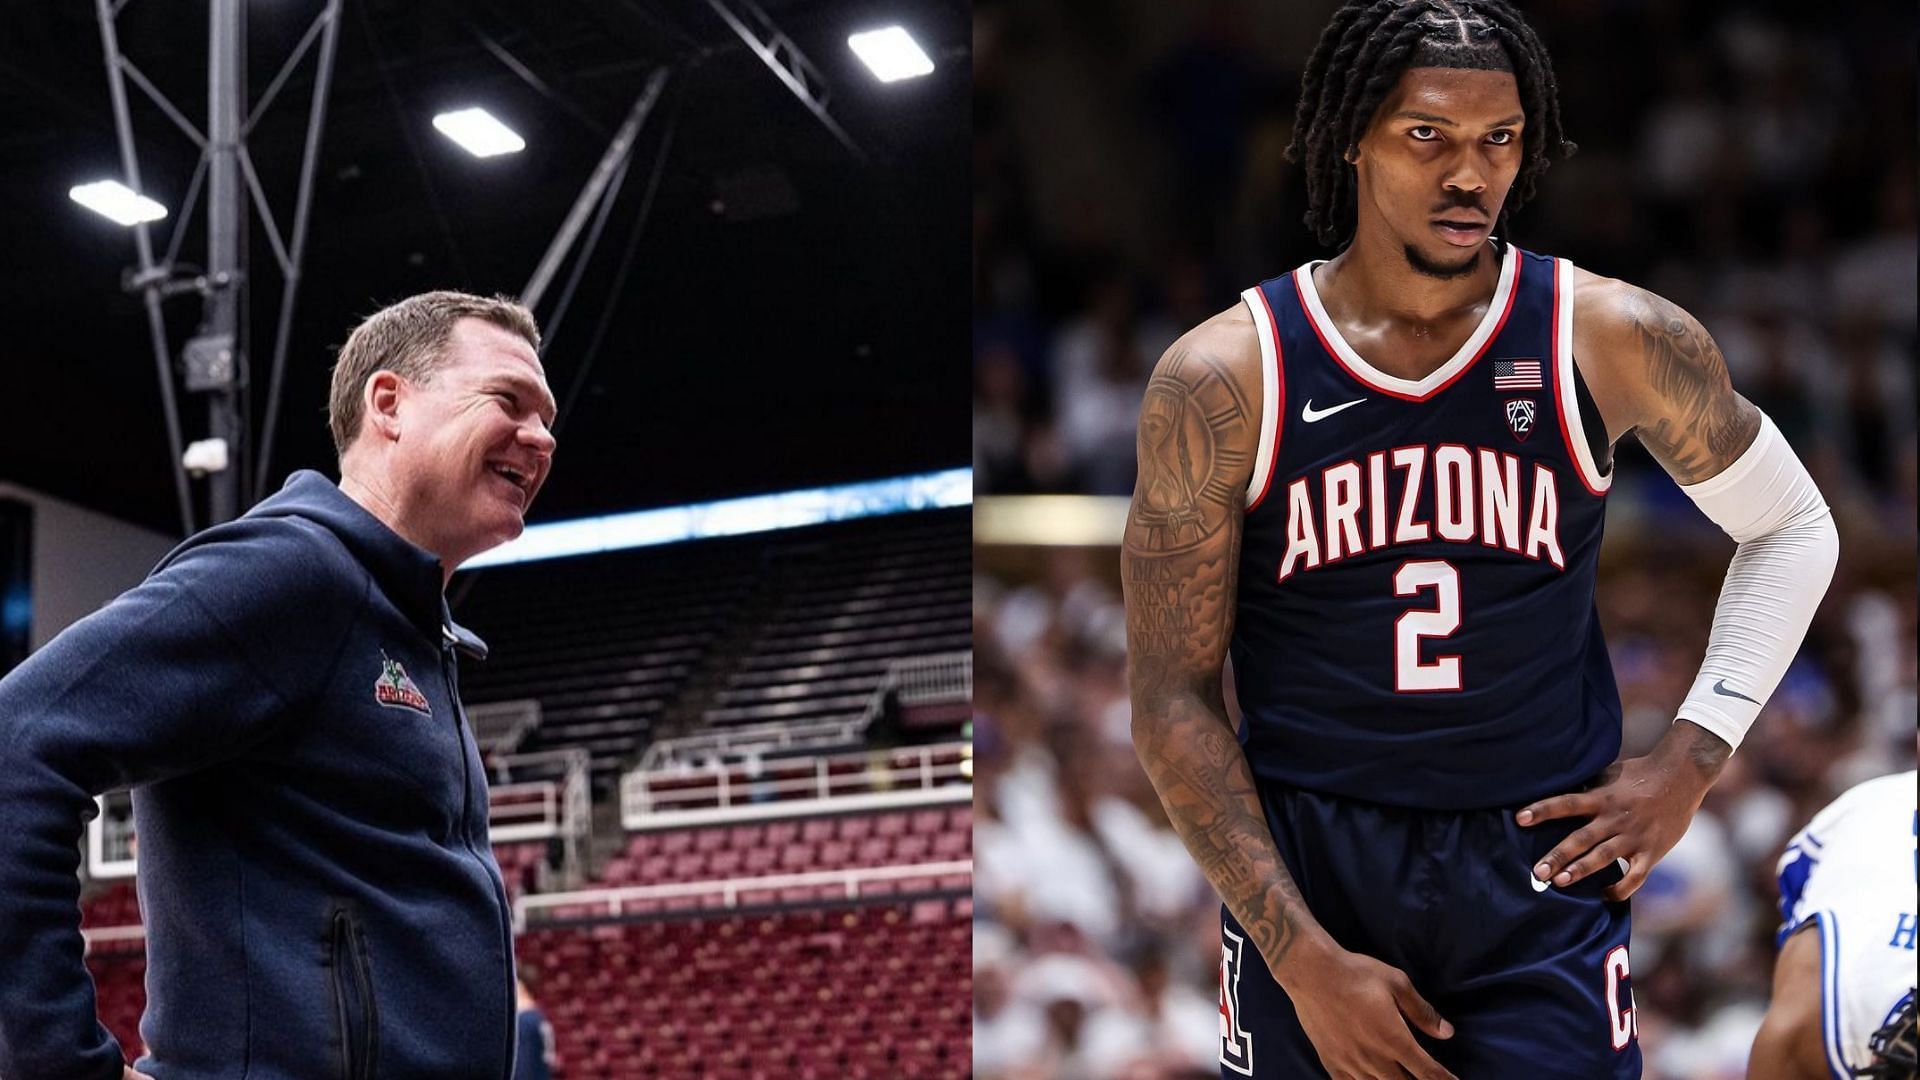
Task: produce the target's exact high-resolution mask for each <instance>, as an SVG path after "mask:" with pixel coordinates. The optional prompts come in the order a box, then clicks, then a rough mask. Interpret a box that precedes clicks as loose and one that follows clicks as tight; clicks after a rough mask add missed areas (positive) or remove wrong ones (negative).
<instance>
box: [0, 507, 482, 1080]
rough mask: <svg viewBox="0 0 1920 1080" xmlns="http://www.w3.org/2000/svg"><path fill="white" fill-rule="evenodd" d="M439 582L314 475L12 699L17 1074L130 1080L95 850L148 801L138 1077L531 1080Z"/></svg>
mask: <svg viewBox="0 0 1920 1080" xmlns="http://www.w3.org/2000/svg"><path fill="white" fill-rule="evenodd" d="M442 585H443V581H442V576H441V570H440V566H439V563H438V562H437V560H436V559H435V558H434V557H433V556H432V555H430V554H428V553H426V552H424V551H422V550H420V549H419V548H416V547H414V546H413V545H411V544H409V543H407V542H406V541H405V540H403V539H401V538H400V537H399V536H398V535H397V534H395V533H394V532H393V531H391V530H390V529H388V528H387V527H386V526H385V525H383V524H381V523H380V522H379V521H378V520H377V519H376V518H374V517H373V516H372V515H371V514H369V513H368V512H367V511H366V510H364V509H362V508H361V507H360V506H359V505H358V504H357V503H355V502H353V501H352V500H351V499H349V498H347V497H346V495H344V494H343V493H342V492H341V491H340V489H339V488H338V487H336V486H335V485H334V484H333V483H332V482H330V481H329V480H327V478H325V477H323V476H321V475H320V474H318V473H312V472H301V473H296V474H295V475H294V476H293V477H292V478H291V479H289V480H288V481H287V485H286V487H285V488H283V489H282V490H281V491H280V492H279V493H278V494H276V495H274V496H273V497H272V498H270V499H268V500H266V501H265V502H263V503H261V504H260V505H259V506H257V507H255V508H254V509H253V511H252V512H251V513H249V514H247V515H246V516H245V517H243V518H241V519H239V520H238V521H234V522H230V523H227V524H224V525H219V526H216V527H214V528H211V529H208V530H206V531H205V532H202V533H200V534H199V535H197V536H194V537H193V538H191V539H189V540H187V541H186V542H185V543H183V544H181V545H180V547H178V548H176V549H175V550H174V551H173V552H172V553H171V554H169V555H168V556H167V558H166V559H165V560H164V561H163V562H162V563H161V564H160V566H159V567H158V568H157V569H156V570H154V572H153V574H152V575H151V576H150V577H148V578H147V580H146V581H145V582H144V583H142V584H141V585H140V586H138V587H137V588H135V589H133V590H131V591H129V592H128V593H126V594H125V595H123V596H121V597H120V598H119V599H118V600H115V601H114V602H113V603H111V604H109V605H108V606H107V607H105V608H103V609H101V610H100V611H99V612H96V613H95V614H93V615H91V616H89V617H87V618H86V619H83V620H81V621H80V622H78V623H75V624H74V625H73V626H71V627H69V628H68V629H67V630H66V632H64V633H62V634H61V635H60V636H59V637H57V638H55V639H54V640H53V641H52V642H50V643H48V644H47V646H46V647H44V648H43V649H41V650H40V651H39V652H37V653H35V654H34V655H33V656H32V657H30V658H28V660H27V661H26V662H25V663H24V664H22V665H21V666H20V667H19V668H17V669H15V670H14V671H13V673H12V674H10V675H8V676H7V677H6V678H5V679H4V680H0V1080H69V1078H72V1080H118V1077H119V1076H120V1060H121V1058H120V1050H119V1047H118V1045H117V1044H116V1043H115V1041H114V1040H113V1038H112V1036H110V1035H109V1034H108V1033H107V1031H106V1030H105V1029H104V1028H102V1027H101V1026H100V1025H99V1023H98V1022H97V1020H96V1019H95V1014H94V995H93V985H92V982H91V980H90V979H89V978H88V976H87V973H86V970H85V968H84V967H83V965H82V962H81V939H80V933H79V924H80V916H79V907H78V899H79V886H78V882H77V880H76V876H75V875H76V871H77V869H78V865H79V851H80V847H79V842H80V836H81V830H82V823H83V820H84V818H85V816H86V815H88V814H90V813H91V812H92V809H93V802H92V799H93V796H94V795H95V794H97V793H100V792H104V791H108V790H112V789H117V788H132V789H133V801H134V824H135V828H136V830H137V832H138V835H139V838H140V874H139V892H140V905H141V908H142V909H143V911H144V915H145V921H146V926H147V990H148V1001H147V1011H146V1015H145V1017H144V1018H143V1019H142V1021H141V1025H140V1034H141V1037H142V1038H143V1039H144V1040H145V1042H146V1044H147V1055H146V1056H145V1057H142V1058H141V1059H140V1060H139V1061H138V1062H136V1067H137V1068H139V1069H140V1070H142V1071H144V1072H147V1073H149V1074H151V1075H153V1076H154V1077H156V1078H157V1080H212V1078H214V1077H221V1078H232V1080H239V1078H242V1077H246V1078H251V1080H281V1078H293V1077H345V1078H347V1080H365V1078H372V1077H460V1078H472V1080H484V1078H487V1077H502V1078H504V1077H506V1076H507V1075H508V1074H509V1073H510V1071H511V1069H512V1067H513V1043H514V1004H515V1003H514V985H513V941H512V929H511V924H510V923H509V921H508V916H507V907H506V892H505V888H504V886H503V884H502V882H501V878H500V870H499V867H498V866H497V865H496V864H495V863H494V860H493V854H492V852H491V850H490V849H489V848H488V846H487V790H486V779H485V776H484V772H483V770H482V768H481V764H480V758H479V754H478V752H477V750H476V748H475V746H474V742H473V738H472V735H471V734H470V732H469V731H468V730H467V727H466V724H465V722H464V718H463V716H462V714H461V712H460V705H459V700H458V685H457V671H456V664H457V653H458V652H461V651H465V652H468V653H470V654H474V655H482V654H483V652H484V646H482V645H481V644H480V642H479V639H477V638H475V637H473V636H472V635H471V634H469V633H467V632H466V631H464V630H462V629H460V628H459V627H457V626H455V625H454V624H453V622H452V619H451V618H450V617H449V615H448V612H447V608H446V602H445V599H444V598H443V596H442Z"/></svg>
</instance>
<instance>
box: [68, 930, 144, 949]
mask: <svg viewBox="0 0 1920 1080" xmlns="http://www.w3.org/2000/svg"><path fill="white" fill-rule="evenodd" d="M146 939H147V928H146V926H144V925H143V924H141V923H134V924H132V925H130V926H95V927H88V928H87V929H85V930H82V931H80V940H81V941H82V942H83V943H84V944H83V946H82V950H81V951H82V953H83V954H85V953H91V952H93V950H94V948H95V947H97V946H100V945H112V944H115V943H117V942H121V941H145V940H146Z"/></svg>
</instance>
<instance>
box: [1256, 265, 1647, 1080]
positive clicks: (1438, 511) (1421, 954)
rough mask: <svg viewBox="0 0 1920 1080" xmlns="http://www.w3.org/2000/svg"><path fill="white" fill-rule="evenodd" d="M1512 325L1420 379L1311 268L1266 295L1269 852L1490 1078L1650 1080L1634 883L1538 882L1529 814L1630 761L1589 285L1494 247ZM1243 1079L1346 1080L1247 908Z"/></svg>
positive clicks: (1261, 566)
mask: <svg viewBox="0 0 1920 1080" xmlns="http://www.w3.org/2000/svg"><path fill="white" fill-rule="evenodd" d="M1495 250H1496V251H1498V252H1499V256H1500V272H1499V277H1498V279H1497V283H1496V286H1495V289H1494V293H1493V296H1492V298H1491V300H1490V302H1489V304H1488V307H1487V311H1486V314H1485V316H1484V318H1483V319H1482V320H1481V322H1480V324H1479V325H1478V326H1477V327H1476V328H1475V329H1474V331H1473V333H1472V334H1470V335H1469V336H1468V338H1467V340H1466V341H1465V342H1463V343H1462V345H1461V346H1460V348H1459V350H1458V351H1457V352H1456V353H1455V354H1454V355H1453V356H1452V357H1451V358H1449V359H1447V360H1446V361H1445V362H1444V363H1442V364H1441V365H1440V366H1439V367H1437V368H1436V369H1434V371H1433V372H1432V373H1431V374H1429V375H1427V376H1426V377H1424V378H1421V379H1419V380H1409V379H1402V378H1396V377H1393V376H1391V375H1388V374H1386V373H1385V372H1382V371H1380V370H1378V369H1377V368H1375V367H1374V366H1372V365H1371V364H1369V363H1368V362H1367V361H1366V360H1365V359H1364V358H1363V357H1361V356H1360V355H1359V354H1358V353H1357V352H1356V351H1355V350H1354V349H1353V348H1352V347H1351V346H1350V345H1349V344H1348V343H1347V342H1346V341H1345V340H1344V339H1343V338H1342V337H1341V335H1340V331H1339V328H1338V327H1337V326H1335V325H1334V323H1333V321H1332V319H1330V318H1329V317H1328V315H1327V312H1326V309H1325V307H1324V306H1323V305H1322V303H1321V300H1320V297H1319V295H1318V292H1317V290H1316V289H1315V285H1314V281H1313V276H1312V275H1313V267H1314V266H1315V265H1317V264H1311V263H1310V264H1308V265H1306V266H1303V267H1301V268H1299V269H1298V270H1296V271H1294V272H1293V273H1291V274H1287V275H1284V276H1281V277H1278V278H1274V279H1272V280H1270V281H1267V282H1264V283H1262V284H1261V285H1259V286H1258V287H1256V288H1253V289H1248V290H1247V291H1246V293H1245V294H1244V299H1245V302H1246V304H1247V307H1248V309H1249V310H1250V311H1251V312H1252V315H1253V321H1254V325H1255V330H1256V332H1257V334H1258V336H1259V339H1260V349H1261V358H1262V361H1263V379H1262V403H1261V405H1262V407H1261V413H1260V415H1261V426H1262V431H1261V439H1260V443H1259V447H1258V451H1257V454H1256V456H1255V461H1254V468H1253V475H1252V479H1251V483H1250V485H1249V487H1248V489H1247V493H1246V507H1247V509H1246V518H1245V527H1244V533H1243V537H1242V544H1241V553H1240V567H1239V588H1238V601H1237V610H1236V614H1235V620H1234V637H1233V642H1232V645H1231V655H1232V659H1233V675H1234V684H1235V693H1236V696H1237V699H1238V702H1239V705H1240V712H1241V716H1242V722H1241V727H1240V742H1241V745H1242V747H1243V749H1244V750H1245V752H1246V756H1247V761H1248V764H1249V765H1250V767H1251V768H1252V770H1253V773H1254V775H1255V776H1256V777H1257V778H1258V779H1259V782H1260V795H1261V801H1262V804H1263V807H1264V809H1265V811H1266V817H1267V823H1268V827H1269V828H1270V829H1271V830H1272V832H1273V836H1274V841H1275V844H1276V846H1277V847H1278V849H1279V851H1280V854H1281V857H1282V858H1283V859H1284V860H1285V862H1286V863H1287V867H1288V869H1289V871H1290V872H1291V874H1292V876H1293V879H1294V881H1295V883H1296V884H1297V885H1298V886H1299V887H1300V891H1301V895H1302V897H1303V898H1304V899H1305V900H1306V903H1307V905H1308V907H1309V909H1310V910H1312V912H1313V913H1314V915H1315V917H1316V918H1317V919H1318V920H1319V921H1320V923H1321V925H1322V926H1323V927H1325V928H1326V930H1327V932H1328V933H1329V934H1331V935H1332V936H1333V938H1334V940H1335V941H1337V942H1338V943H1339V944H1340V945H1341V946H1342V947H1343V948H1346V949H1349V950H1352V951H1355V952H1359V953H1363V954H1365V955H1368V956H1373V957H1376V958H1378V959H1381V960H1383V961H1385V962H1387V963H1390V964H1393V965H1394V966H1395V967H1398V968H1400V969H1401V970H1403V971H1405V972H1406V973H1407V974H1408V976H1409V977H1410V978H1412V980H1413V982H1414V985H1415V986H1416V987H1417V988H1419V990H1420V992H1421V993H1422V994H1423V995H1425V996H1426V998H1427V999H1428V1000H1429V1001H1431V1002H1432V1003H1433V1004H1434V1005H1435V1007H1436V1008H1438V1009H1439V1011H1440V1014H1441V1015H1442V1016H1444V1017H1446V1018H1447V1019H1448V1020H1449V1021H1451V1022H1452V1023H1453V1025H1454V1027H1455V1029H1456V1034H1455V1036H1454V1037H1453V1038H1452V1039H1450V1040H1447V1041H1445V1042H1433V1041H1430V1040H1427V1039H1425V1038H1424V1037H1422V1039H1421V1041H1422V1042H1423V1043H1424V1044H1426V1045H1427V1047H1428V1050H1429V1052H1430V1053H1432V1054H1433V1055H1434V1057H1435V1058H1436V1059H1437V1060H1438V1061H1440V1063H1441V1064H1443V1065H1445V1066H1447V1067H1448V1068H1450V1069H1452V1070H1453V1071H1454V1072H1455V1073H1456V1074H1458V1075H1461V1076H1471V1077H1474V1078H1476V1080H1489V1078H1491V1080H1502V1078H1507V1077H1512V1078H1516V1080H1517V1078H1520V1077H1528V1078H1532V1077H1538V1076H1543V1075H1552V1076H1555V1077H1561V1078H1603V1077H1604V1078H1609V1080H1614V1078H1629V1077H1637V1076H1638V1075H1639V1073H1640V1067H1641V1057H1640V1049H1639V1043H1638V1040H1637V1037H1636V1022H1635V1018H1634V1013H1633V1005H1632V1000H1633V998H1632V989H1631V981H1630V974H1629V970H1628V967H1629V966H1628V961H1627V948H1626V945H1627V935H1628V915H1627V905H1626V904H1625V903H1615V902H1610V901H1608V900H1606V899H1605V898H1604V896H1603V895H1602V893H1603V891H1604V889H1605V888H1606V887H1607V886H1609V885H1611V884H1613V883H1614V882H1617V881H1619V880H1620V877H1621V872H1620V870H1619V869H1618V868H1617V867H1608V868H1606V869H1605V870H1604V871H1602V872H1601V873H1598V874H1595V875H1592V876H1591V877H1589V878H1587V879H1585V880H1583V881H1580V882H1577V883H1575V884H1574V885H1573V886H1571V887H1569V888H1566V889H1559V888H1551V887H1548V886H1546V885H1545V884H1544V883H1542V882H1538V881H1535V880H1534V879H1533V877H1532V872H1531V868H1532V867H1533V866H1534V864H1535V863H1537V862H1538V861H1539V860H1540V858H1541V857H1542V856H1544V855H1545V854H1546V853H1547V852H1548V851H1549V850H1551V849H1552V848H1553V846H1554V845H1555V844H1557V843H1559V842H1560V841H1561V840H1562V839H1564V838H1565V837H1566V836H1567V835H1568V834H1569V833H1571V832H1572V831H1573V830H1574V829H1575V828H1576V827H1577V826H1578V825H1579V824H1580V822H1578V821H1568V820H1560V821H1551V822H1547V823H1544V824H1542V825H1539V826H1536V827H1534V828H1530V829H1522V828H1520V827H1519V826H1518V825H1516V824H1515V823H1514V820H1513V813H1514V811H1516V810H1518V809H1519V808H1520V807H1521V806H1523V805H1525V804H1527V803H1529V802H1532V801H1534V800H1535V799H1538V798H1541V797H1544V796H1548V795H1557V794H1564V793H1568V792H1575V791H1580V790H1582V789H1584V788H1585V787H1587V786H1589V785H1590V783H1591V782H1592V781H1593V779H1594V777H1595V776H1596V775H1597V774H1598V773H1599V772H1600V771H1601V770H1602V769H1604V768H1605V767H1606V766H1607V765H1608V764H1609V763H1611V762H1612V761H1613V760H1614V759H1615V757H1617V756H1618V754H1619V750H1620V700H1619V695H1618V692H1617V690H1616V689H1615V686H1614V681H1613V670H1612V665H1611V664H1610V663H1609V662H1608V659H1607V651H1606V646H1605V644H1604V642H1602V640H1601V637H1600V625H1599V620H1598V617H1597V616H1596V614H1595V611H1594V602H1593V591H1594V581H1595V572H1596V563H1597V561H1598V557H1599V551H1600V534H1601V525H1602V519H1603V517H1604V513H1605V495H1606V491H1607V488H1608V485H1609V484H1610V483H1611V481H1612V476H1611V472H1610V471H1609V470H1607V469H1606V468H1604V466H1603V463H1605V462H1606V461H1607V459H1608V458H1609V456H1610V455H1609V454H1608V453H1607V446H1606V433H1605V429H1604V426H1603V425H1602V423H1601V420H1600V417H1599V413H1598V409H1597V408H1595V407H1594V405H1593V402H1592V399H1591V397H1590V396H1587V395H1586V392H1585V389H1584V387H1583V386H1582V385H1581V383H1580V377H1579V374H1578V372H1577V371H1576V369H1575V367H1574V361H1573V273H1574V271H1573V267H1572V265H1571V264H1569V263H1567V262H1565V261H1564V260H1559V259H1552V258H1548V257H1545V256H1541V255H1533V254H1529V253H1527V252H1524V251H1521V250H1519V249H1518V248H1514V247H1511V246H1499V247H1496V249H1495ZM1222 922H1223V938H1222V945H1223V948H1222V959H1221V974H1220V981H1221V987H1220V1010H1221V1074H1222V1076H1223V1077H1226V1078H1228V1080H1232V1078H1233V1077H1259V1078H1266V1077H1275V1078H1277V1077H1289V1078H1292V1077H1312V1076H1324V1075H1325V1073H1324V1072H1323V1071H1322V1070H1321V1069H1320V1066H1319V1064H1318V1061H1317V1058H1316V1055H1315V1053H1314V1051H1313V1049H1312V1046H1311V1044H1310V1043H1309V1042H1308V1040H1307V1039H1306V1037H1305V1035H1304V1033H1303V1032H1302V1031H1301V1029H1300V1027H1299V1023H1298V1021H1297V1019H1296V1017H1295V1013H1294V1009H1293V1004H1292V1002H1291V1001H1289V1000H1288V999H1287V997H1286V995H1285V994H1284V993H1283V992H1282V991H1281V989H1280V988H1279V986H1278V985H1277V984H1275V983H1274V981H1273V979H1272V976H1271V975H1270V974H1269V973H1268V970H1267V967H1266V965H1265V964H1264V963H1262V962H1261V960H1260V957H1259V956H1258V954H1257V953H1256V952H1255V951H1254V950H1253V949H1252V948H1250V947H1248V945H1247V944H1246V934H1245V933H1244V932H1243V931H1242V929H1241V928H1240V926H1239V925H1238V924H1237V923H1236V922H1235V921H1234V920H1233V918H1232V916H1231V914H1230V913H1225V912H1223V915H1222Z"/></svg>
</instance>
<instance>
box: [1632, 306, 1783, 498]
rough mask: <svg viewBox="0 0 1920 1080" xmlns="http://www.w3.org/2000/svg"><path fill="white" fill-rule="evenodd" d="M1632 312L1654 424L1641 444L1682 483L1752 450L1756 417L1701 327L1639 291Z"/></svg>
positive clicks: (1642, 430) (1645, 427)
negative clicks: (1653, 407)
mask: <svg viewBox="0 0 1920 1080" xmlns="http://www.w3.org/2000/svg"><path fill="white" fill-rule="evenodd" d="M1637 299H1638V301H1639V302H1638V303H1637V304H1636V305H1635V309H1634V311H1633V313H1632V316H1631V317H1632V320H1633V325H1634V329H1635V330H1636V331H1637V332H1638V336H1639V342H1640V355H1641V358H1642V359H1643V360H1644V362H1645V363H1646V379H1647V385H1648V386H1649V387H1650V388H1651V389H1652V390H1653V393H1654V396H1655V398H1656V400H1657V401H1658V402H1659V406H1658V409H1657V411H1656V416H1657V419H1655V420H1653V421H1652V422H1651V423H1647V424H1641V425H1640V426H1639V427H1638V429H1637V431H1638V433H1639V436H1640V442H1641V444H1642V445H1644V446H1645V447H1646V448H1647V451H1648V452H1649V453H1651V454H1652V455H1653V456H1654V457H1655V458H1656V459H1658V460H1659V462H1660V463H1661V465H1663V466H1664V467H1665V468H1666V470H1667V472H1668V473H1670V474H1672V476H1673V478H1674V479H1675V480H1676V481H1678V482H1680V483H1682V484H1697V483H1699V482H1700V481H1702V480H1705V479H1707V478H1708V477H1711V476H1714V475H1717V474H1718V473H1719V472H1720V470H1722V469H1724V468H1726V467H1727V466H1728V465H1731V464H1732V463H1733V461H1734V459H1736V458H1738V457H1739V456H1740V455H1741V454H1742V453H1745V452H1746V449H1747V447H1749V446H1751V445H1753V439H1754V436H1755V434H1757V433H1758V432H1759V430H1760V413H1759V410H1757V409H1755V408H1754V407H1753V406H1752V405H1751V404H1750V403H1749V402H1747V400H1746V399H1745V398H1742V397H1741V396H1740V395H1739V394H1736V393H1734V390H1733V383H1732V381H1731V380H1730V379H1729V378H1728V377H1727V362H1726V359H1725V358H1724V357H1722V356H1721V355H1720V348H1719V346H1717V345H1715V344H1714V343H1713V338H1712V337H1710V336H1709V335H1708V334H1707V332H1706V330H1705V329H1704V328H1702V327H1701V326H1700V324H1699V323H1698V322H1695V321H1694V320H1693V318H1692V317H1691V316H1689V315H1688V314H1687V313H1686V312H1684V311H1682V310H1681V309H1680V308H1678V307H1676V306H1675V305H1673V304H1671V303H1668V302H1667V301H1666V300H1663V299H1661V298H1660V297H1658V296H1655V295H1653V294H1652V293H1647V292H1641V293H1639V294H1638V298H1637Z"/></svg>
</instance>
